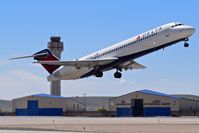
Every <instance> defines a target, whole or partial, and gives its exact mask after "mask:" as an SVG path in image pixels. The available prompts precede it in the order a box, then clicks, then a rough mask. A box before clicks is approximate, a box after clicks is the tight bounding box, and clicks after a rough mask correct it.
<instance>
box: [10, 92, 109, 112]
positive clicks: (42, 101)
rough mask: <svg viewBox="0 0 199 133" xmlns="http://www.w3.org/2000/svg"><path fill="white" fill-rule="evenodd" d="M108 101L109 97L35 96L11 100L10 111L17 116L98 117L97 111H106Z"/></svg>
mask: <svg viewBox="0 0 199 133" xmlns="http://www.w3.org/2000/svg"><path fill="white" fill-rule="evenodd" d="M109 99H110V98H109V97H62V96H54V95H48V94H36V95H30V96H25V97H21V98H17V99H13V100H12V106H13V107H12V110H13V113H14V114H15V115H17V116H63V115H71V116H75V115H87V116H89V115H92V116H96V115H97V116H100V114H99V112H98V109H101V108H103V109H106V110H108V109H109ZM85 112H88V114H85ZM90 112H92V113H90ZM82 113H83V114H82Z"/></svg>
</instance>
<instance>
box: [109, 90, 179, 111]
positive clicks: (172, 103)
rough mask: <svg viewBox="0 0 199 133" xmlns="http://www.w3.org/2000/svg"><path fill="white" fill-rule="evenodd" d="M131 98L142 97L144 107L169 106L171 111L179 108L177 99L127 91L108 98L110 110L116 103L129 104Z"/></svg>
mask: <svg viewBox="0 0 199 133" xmlns="http://www.w3.org/2000/svg"><path fill="white" fill-rule="evenodd" d="M131 99H143V100H144V101H143V102H144V107H171V111H178V110H179V100H178V99H175V98H171V97H164V96H158V95H149V94H145V93H141V92H133V93H129V94H126V95H123V96H120V97H117V98H113V99H111V100H110V103H109V104H110V107H109V108H110V111H116V107H117V104H123V105H131Z"/></svg>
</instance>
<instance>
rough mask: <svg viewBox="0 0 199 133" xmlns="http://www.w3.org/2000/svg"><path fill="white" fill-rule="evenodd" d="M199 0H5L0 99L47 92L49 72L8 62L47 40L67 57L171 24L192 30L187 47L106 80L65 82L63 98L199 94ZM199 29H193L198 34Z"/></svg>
mask: <svg viewBox="0 0 199 133" xmlns="http://www.w3.org/2000/svg"><path fill="white" fill-rule="evenodd" d="M198 5H199V1H197V0H193V1H190V0H189V1H188V0H183V1H181V0H166V1H158V0H150V1H149V0H144V1H143V0H142V1H133V0H42V1H41V0H34V1H33V0H32V1H30V0H29V1H27V0H4V1H1V4H0V38H1V41H0V46H1V49H0V68H1V69H0V99H8V100H9V99H13V98H18V97H22V96H26V95H32V94H39V93H47V94H49V91H50V89H49V88H50V84H49V82H47V79H46V77H47V76H48V73H47V72H46V71H45V70H44V69H43V68H42V67H41V66H40V65H38V64H33V63H32V62H33V59H25V60H16V61H10V60H8V59H9V58H11V57H16V56H22V55H30V54H33V53H35V52H38V51H40V50H42V49H45V48H46V47H47V42H49V38H50V36H53V35H59V36H61V38H62V41H63V42H64V51H63V54H62V59H63V60H72V59H76V58H79V57H82V56H84V55H87V54H89V53H91V52H94V51H97V50H100V49H102V48H105V47H108V46H110V45H112V44H114V43H117V42H119V41H122V40H124V39H128V38H130V37H132V36H135V35H137V34H139V33H142V32H145V31H147V30H150V29H152V28H155V27H157V26H160V25H163V24H166V23H169V22H174V21H177V22H182V23H185V24H189V25H192V26H194V27H195V28H196V32H195V34H194V35H193V36H192V37H191V38H190V41H189V44H190V47H189V48H184V46H183V42H181V43H178V44H176V45H173V46H171V47H168V48H165V49H164V51H163V50H160V51H158V52H154V53H152V54H149V55H146V56H143V57H141V58H138V59H136V61H137V62H139V63H141V64H143V65H145V66H146V67H147V68H146V69H144V70H133V71H124V72H123V77H122V78H121V79H115V78H114V77H113V74H114V72H115V70H112V71H109V72H106V73H104V77H103V78H95V77H89V78H85V79H81V80H75V81H67V80H64V81H62V84H61V85H62V96H83V94H86V95H87V96H119V95H123V94H126V93H129V92H132V91H136V90H142V89H150V90H153V91H158V92H163V93H168V94H194V95H199V78H198V75H199V69H198V68H199V61H198V57H199V52H198V50H199V43H198V42H199V38H198V36H199V34H198V30H199V15H198V12H199V8H198ZM197 29H198V30H197Z"/></svg>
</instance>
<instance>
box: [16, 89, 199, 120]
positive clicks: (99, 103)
mask: <svg viewBox="0 0 199 133" xmlns="http://www.w3.org/2000/svg"><path fill="white" fill-rule="evenodd" d="M12 106H13V107H12V109H13V113H14V114H15V115H17V116H27V115H28V116H62V115H67V116H98V117H100V116H117V117H136V116H146V117H148V116H199V97H198V96H193V95H168V94H164V93H160V92H155V91H152V90H140V91H135V92H131V93H128V94H125V95H122V96H118V97H100V96H99V97H96V96H94V97H90V96H84V97H61V96H53V95H48V94H37V95H30V96H25V97H21V98H17V99H13V101H12ZM100 111H102V112H100ZM103 111H105V112H103Z"/></svg>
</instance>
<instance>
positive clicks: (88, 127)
mask: <svg viewBox="0 0 199 133" xmlns="http://www.w3.org/2000/svg"><path fill="white" fill-rule="evenodd" d="M26 131H29V132H30V131H31V132H37V133H40V132H46V131H48V132H50V131H53V132H57V133H58V132H95V133H96V132H97V133H199V118H197V117H195V118H194V117H193V118H191V117H186V118H169V117H166V118H164V117H155V118H88V117H14V116H13V117H0V133H4V132H5V133H8V132H10V133H14V132H15V133H18V132H22V133H23V132H24V133H25V132H26Z"/></svg>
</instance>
